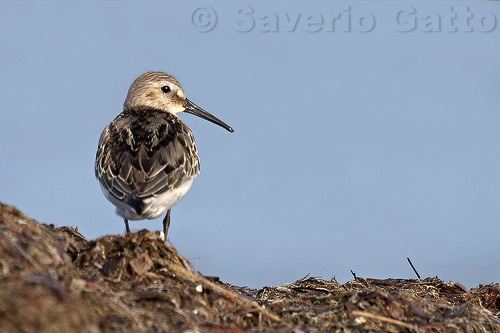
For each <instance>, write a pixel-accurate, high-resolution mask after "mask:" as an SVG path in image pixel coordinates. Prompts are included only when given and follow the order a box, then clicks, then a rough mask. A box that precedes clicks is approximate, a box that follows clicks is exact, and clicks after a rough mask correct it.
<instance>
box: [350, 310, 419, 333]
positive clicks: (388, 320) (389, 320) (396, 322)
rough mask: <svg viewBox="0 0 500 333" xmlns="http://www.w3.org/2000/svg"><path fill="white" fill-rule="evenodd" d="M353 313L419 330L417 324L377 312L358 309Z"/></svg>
mask: <svg viewBox="0 0 500 333" xmlns="http://www.w3.org/2000/svg"><path fill="white" fill-rule="evenodd" d="M351 314H352V315H353V316H359V317H365V318H370V319H375V320H379V321H383V322H386V323H389V324H394V325H398V326H401V327H406V328H408V329H410V330H414V331H415V332H418V330H417V328H416V327H415V326H413V325H410V324H407V323H405V322H402V321H400V320H396V319H392V318H387V317H383V316H379V315H375V314H373V313H369V312H362V311H356V310H354V311H352V312H351Z"/></svg>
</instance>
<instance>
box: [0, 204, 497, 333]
mask: <svg viewBox="0 0 500 333" xmlns="http://www.w3.org/2000/svg"><path fill="white" fill-rule="evenodd" d="M172 331H181V332H228V333H229V332H241V331H278V332H367V331H369V332H500V285H499V284H491V285H479V286H478V287H477V288H473V289H471V290H467V289H466V288H464V287H463V286H462V285H461V284H459V283H455V282H449V283H445V282H443V281H441V280H440V279H439V278H437V277H434V278H426V279H385V280H379V279H368V278H367V279H363V278H360V277H355V279H354V280H352V281H349V282H347V283H345V284H343V285H341V284H339V283H338V282H337V281H336V280H335V279H331V280H322V279H317V278H314V277H306V278H303V279H300V280H298V281H296V282H294V283H291V284H284V285H282V286H278V287H264V288H261V289H258V290H256V289H251V288H248V287H238V286H234V285H230V284H227V283H223V282H221V281H219V280H218V279H217V278H214V277H205V276H202V275H200V274H198V273H197V272H196V271H195V270H194V268H193V267H192V266H191V264H190V263H189V262H188V261H187V260H186V259H184V258H183V257H182V256H180V255H179V254H178V253H177V251H176V250H175V248H173V247H172V246H171V245H168V244H165V243H164V241H163V239H162V238H161V236H159V235H158V234H156V233H152V232H149V231H147V230H142V231H139V232H137V233H130V234H125V235H121V236H105V237H102V238H99V239H97V240H90V241H89V240H87V239H85V238H84V237H83V236H82V235H81V234H80V233H78V231H77V230H76V229H75V228H71V227H60V228H56V227H55V226H54V225H46V224H42V223H39V222H37V221H35V220H33V219H31V218H29V217H27V216H25V215H24V214H23V213H21V212H20V211H19V210H17V209H16V208H14V207H12V206H8V205H4V204H1V203H0V332H92V333H93V332H172Z"/></svg>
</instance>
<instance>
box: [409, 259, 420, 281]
mask: <svg viewBox="0 0 500 333" xmlns="http://www.w3.org/2000/svg"><path fill="white" fill-rule="evenodd" d="M406 260H408V262H409V263H410V266H411V268H413V271H414V272H415V274H417V277H418V279H419V280H420V279H421V277H420V274H418V272H417V269H416V268H415V266H413V263H412V262H411V260H410V258H406Z"/></svg>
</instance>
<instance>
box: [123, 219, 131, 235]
mask: <svg viewBox="0 0 500 333" xmlns="http://www.w3.org/2000/svg"><path fill="white" fill-rule="evenodd" d="M123 222H125V229H126V230H127V234H128V233H129V232H130V228H129V226H128V220H127V219H123Z"/></svg>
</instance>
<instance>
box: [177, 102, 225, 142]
mask: <svg viewBox="0 0 500 333" xmlns="http://www.w3.org/2000/svg"><path fill="white" fill-rule="evenodd" d="M185 107H186V110H184V112H187V113H191V114H194V115H195V116H198V117H200V118H203V119H205V120H208V121H210V122H212V123H214V124H216V125H219V126H220V127H224V128H225V129H226V130H228V131H229V132H231V133H233V132H234V130H233V128H232V127H231V126H229V125H228V124H226V123H225V122H223V121H222V120H220V119H219V118H217V117H216V116H214V115H212V114H210V113H208V112H207V111H205V110H203V109H202V108H200V107H199V106H198V105H196V104H194V103H193V102H191V101H190V100H189V99H187V98H186V105H185Z"/></svg>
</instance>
